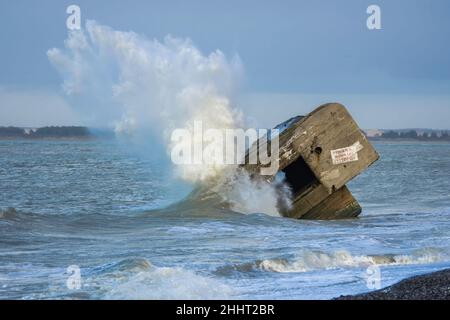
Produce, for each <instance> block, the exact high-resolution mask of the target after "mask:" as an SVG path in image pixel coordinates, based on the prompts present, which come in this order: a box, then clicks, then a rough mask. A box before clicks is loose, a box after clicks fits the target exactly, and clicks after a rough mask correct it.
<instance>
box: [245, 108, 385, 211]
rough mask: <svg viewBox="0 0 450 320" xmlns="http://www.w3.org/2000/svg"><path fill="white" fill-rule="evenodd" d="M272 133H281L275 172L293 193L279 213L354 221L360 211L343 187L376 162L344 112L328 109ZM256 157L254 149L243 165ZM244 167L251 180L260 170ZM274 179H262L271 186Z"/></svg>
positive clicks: (364, 140)
mask: <svg viewBox="0 0 450 320" xmlns="http://www.w3.org/2000/svg"><path fill="white" fill-rule="evenodd" d="M276 128H280V131H281V130H282V131H281V133H280V135H279V170H278V172H282V173H284V180H285V182H286V183H287V184H288V185H289V187H290V189H291V191H292V205H291V206H290V207H289V208H284V209H283V208H281V210H280V211H281V213H282V214H283V215H284V216H286V217H290V218H297V219H346V218H353V217H357V216H358V215H359V214H360V213H361V206H360V205H359V203H358V201H357V200H356V199H355V198H354V197H353V195H352V194H351V192H350V190H349V189H348V188H347V186H346V185H345V184H346V183H347V182H349V181H350V180H351V179H353V178H354V177H356V176H357V175H358V174H360V173H361V172H362V171H364V170H365V169H366V168H368V167H369V166H370V165H371V164H372V163H374V162H375V161H377V160H378V158H379V155H378V153H377V152H376V150H375V149H374V148H373V146H372V145H371V143H370V142H369V141H368V140H367V138H366V136H365V134H364V133H363V132H362V131H361V129H360V128H359V127H358V125H357V124H356V122H355V121H354V120H353V118H352V116H351V115H350V114H349V112H348V111H347V109H346V108H345V107H344V106H343V105H341V104H339V103H328V104H325V105H322V106H320V107H318V108H317V109H315V110H314V111H313V112H311V113H310V114H308V115H307V116H298V117H294V118H292V119H289V120H287V121H285V122H283V123H282V124H280V125H278V126H277V127H276ZM268 143H270V140H269V142H268ZM261 147H264V145H261V146H259V148H261ZM266 147H267V146H266ZM269 149H270V148H269ZM256 151H257V146H256V147H255V145H253V146H252V148H250V150H249V151H248V152H247V155H246V157H247V159H248V157H249V155H250V154H251V153H252V152H256ZM246 163H247V164H245V165H244V168H245V169H246V170H248V171H249V172H251V173H255V174H256V173H257V169H259V168H260V167H261V166H260V165H259V164H256V165H252V164H248V162H246ZM275 176H276V175H273V176H270V177H266V178H265V179H267V180H271V179H272V180H273V179H274V178H275Z"/></svg>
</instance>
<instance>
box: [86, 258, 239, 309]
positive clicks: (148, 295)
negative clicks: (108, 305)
mask: <svg viewBox="0 0 450 320" xmlns="http://www.w3.org/2000/svg"><path fill="white" fill-rule="evenodd" d="M85 281H86V283H85V285H84V286H86V285H87V287H88V288H89V287H91V288H92V287H94V288H95V287H97V288H99V290H100V291H101V292H103V293H104V295H102V296H101V298H102V299H132V300H141V299H195V300H198V299H228V298H230V296H231V295H232V294H233V290H232V289H231V288H230V287H229V286H227V285H225V284H223V283H221V282H220V281H219V280H216V279H214V278H212V277H208V276H203V275H199V274H196V273H194V272H192V271H189V270H186V269H183V268H179V267H176V268H172V267H157V266H155V265H153V264H152V263H151V262H149V261H148V260H147V259H144V258H132V259H125V260H122V261H119V262H117V263H111V264H108V265H104V266H101V267H97V268H94V269H91V270H90V271H88V273H87V279H86V280H85Z"/></svg>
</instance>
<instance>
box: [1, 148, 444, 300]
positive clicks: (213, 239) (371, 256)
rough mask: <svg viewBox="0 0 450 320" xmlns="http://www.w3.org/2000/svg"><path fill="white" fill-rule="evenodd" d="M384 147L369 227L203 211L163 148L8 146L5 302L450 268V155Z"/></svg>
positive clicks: (366, 184) (338, 291) (227, 294)
mask: <svg viewBox="0 0 450 320" xmlns="http://www.w3.org/2000/svg"><path fill="white" fill-rule="evenodd" d="M374 146H375V148H376V149H377V151H378V152H379V154H380V160H379V161H378V162H376V163H375V164H374V165H372V166H371V167H370V168H369V169H367V170H366V171H365V172H364V173H363V174H361V175H360V176H358V177H356V178H355V179H354V180H352V181H351V182H350V183H349V184H348V187H349V189H350V190H351V192H352V193H353V194H354V196H355V198H356V199H358V201H359V202H360V204H361V206H362V208H363V211H362V213H361V215H360V216H359V218H356V219H351V220H341V221H308V220H294V219H288V218H283V217H277V216H273V215H267V214H264V213H262V212H247V213H245V214H243V213H239V212H235V211H233V210H231V209H226V208H224V207H221V206H215V205H213V204H211V205H206V204H205V203H202V204H200V203H199V202H198V201H196V199H193V198H192V197H189V196H188V195H189V194H190V192H191V190H192V188H193V186H192V185H190V184H188V183H186V182H183V181H180V180H179V179H178V178H177V176H176V175H175V174H174V170H173V168H172V167H171V164H170V163H168V161H167V159H166V158H165V157H163V156H160V152H154V151H152V147H151V146H146V147H145V148H142V147H130V146H129V145H127V144H126V143H123V142H121V141H118V140H115V139H88V140H64V139H54V140H1V141H0V299H332V298H334V297H338V296H341V295H349V294H357V293H362V292H368V291H371V290H375V289H377V288H383V287H386V286H389V285H392V284H394V283H396V282H398V281H400V280H402V279H404V278H407V277H410V276H414V275H418V274H422V273H427V272H431V271H435V270H440V269H444V268H448V267H450V144H444V143H424V142H374ZM144 149H145V150H144ZM260 197H261V201H263V199H264V197H265V194H264V192H263V191H261V194H260Z"/></svg>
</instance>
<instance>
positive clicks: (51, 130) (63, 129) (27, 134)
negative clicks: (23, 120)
mask: <svg viewBox="0 0 450 320" xmlns="http://www.w3.org/2000/svg"><path fill="white" fill-rule="evenodd" d="M112 137H114V132H113V131H111V130H104V129H91V128H88V127H82V126H51V127H41V128H20V127H0V140H60V139H65V140H68V139H69V140H92V139H98V138H112Z"/></svg>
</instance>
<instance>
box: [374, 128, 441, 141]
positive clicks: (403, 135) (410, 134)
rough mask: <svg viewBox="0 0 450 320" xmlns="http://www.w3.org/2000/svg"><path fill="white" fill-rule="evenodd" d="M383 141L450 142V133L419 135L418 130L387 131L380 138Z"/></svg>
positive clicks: (434, 132) (433, 132)
mask: <svg viewBox="0 0 450 320" xmlns="http://www.w3.org/2000/svg"><path fill="white" fill-rule="evenodd" d="M379 138H381V139H397V140H400V139H407V140H411V139H412V140H422V141H450V135H449V133H448V131H442V132H439V133H438V132H436V131H432V132H424V133H423V134H419V133H417V131H416V130H410V131H403V132H402V131H394V130H389V131H385V132H383V133H382V134H381V136H379Z"/></svg>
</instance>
